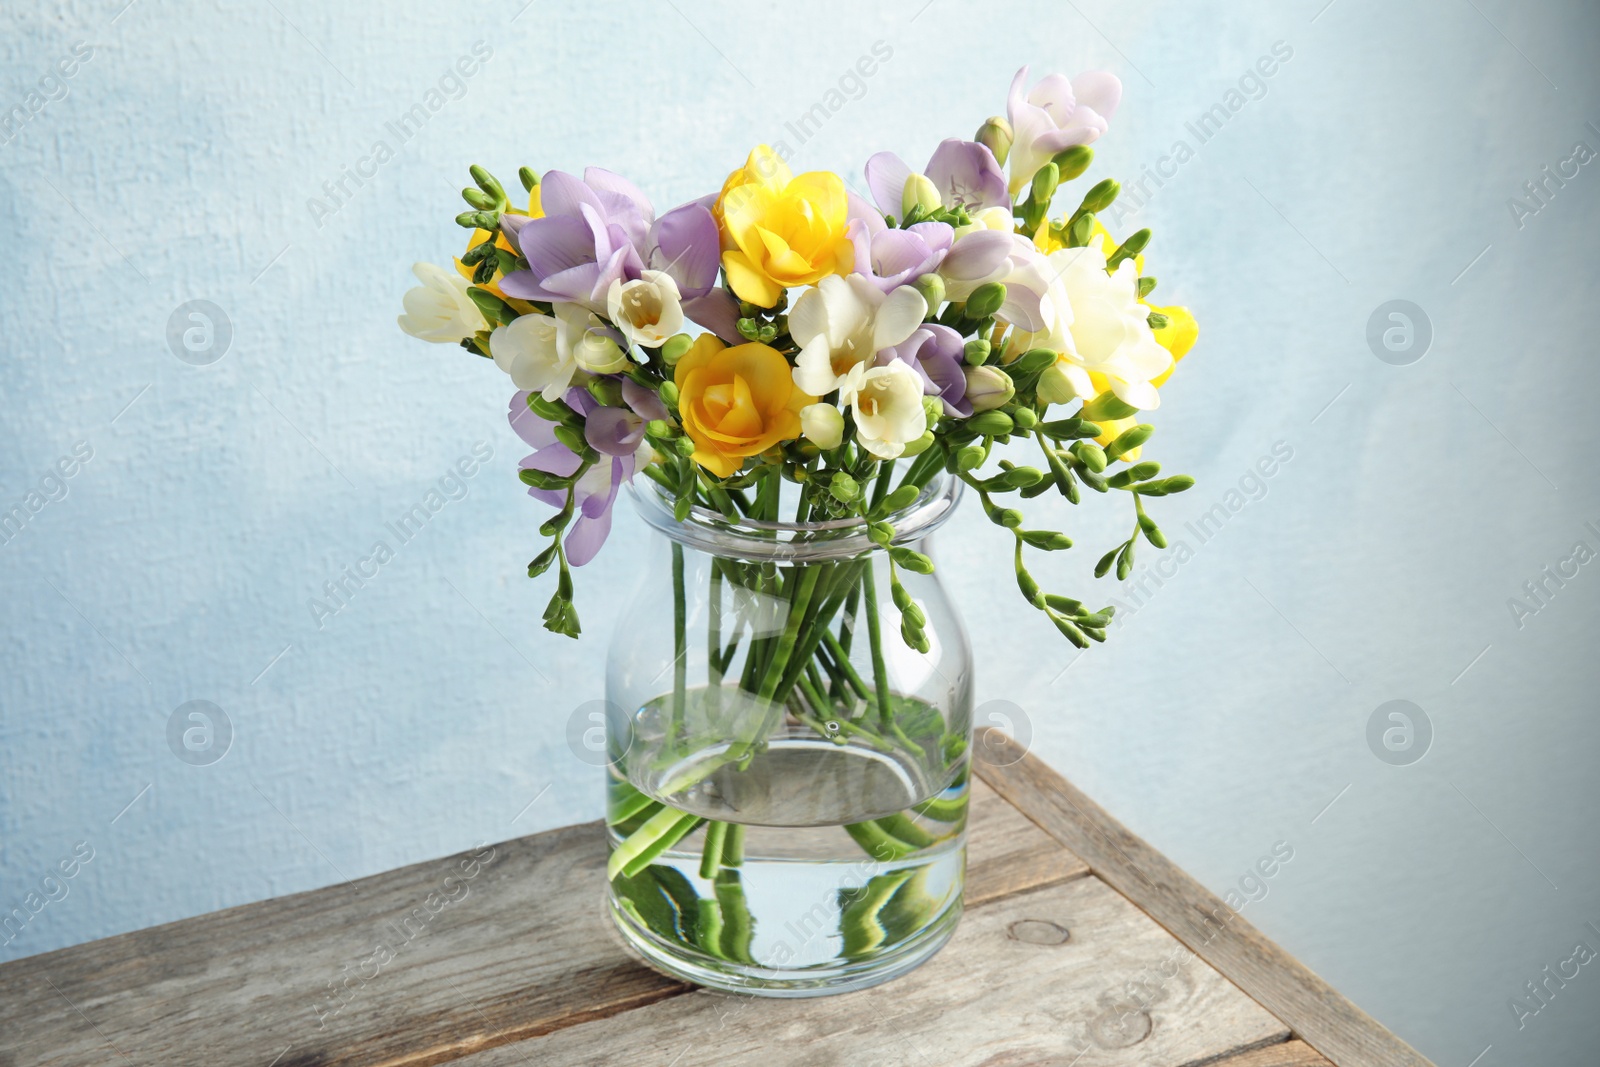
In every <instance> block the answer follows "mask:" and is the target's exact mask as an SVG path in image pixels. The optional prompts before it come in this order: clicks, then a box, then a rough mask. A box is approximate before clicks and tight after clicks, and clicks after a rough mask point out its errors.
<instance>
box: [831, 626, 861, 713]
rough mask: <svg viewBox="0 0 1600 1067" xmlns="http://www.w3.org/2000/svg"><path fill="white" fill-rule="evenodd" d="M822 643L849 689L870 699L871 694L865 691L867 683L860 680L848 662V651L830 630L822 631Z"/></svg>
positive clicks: (853, 666)
mask: <svg viewBox="0 0 1600 1067" xmlns="http://www.w3.org/2000/svg"><path fill="white" fill-rule="evenodd" d="M822 643H823V644H824V645H825V646H826V647H827V649H828V652H829V654H830V655H831V656H832V657H833V659H832V662H833V663H834V664H835V665H837V667H838V669H839V671H840V672H841V673H843V674H844V676H845V678H846V680H848V681H849V683H850V685H851V687H852V688H853V689H855V691H856V692H857V693H860V694H861V695H862V696H864V697H870V696H871V695H872V693H871V691H870V690H868V689H867V683H866V682H864V681H862V680H861V675H860V674H859V673H858V672H857V671H856V668H855V665H854V664H852V663H851V662H850V650H849V649H847V648H845V647H844V645H843V643H842V642H840V640H839V639H838V638H837V637H835V636H833V631H832V630H823V631H822Z"/></svg>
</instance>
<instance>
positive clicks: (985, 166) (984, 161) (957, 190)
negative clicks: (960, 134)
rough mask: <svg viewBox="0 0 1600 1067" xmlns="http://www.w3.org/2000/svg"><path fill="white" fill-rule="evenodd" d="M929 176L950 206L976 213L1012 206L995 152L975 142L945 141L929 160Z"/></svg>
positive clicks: (945, 203)
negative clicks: (962, 207) (982, 210)
mask: <svg viewBox="0 0 1600 1067" xmlns="http://www.w3.org/2000/svg"><path fill="white" fill-rule="evenodd" d="M927 174H928V180H929V181H931V182H933V184H934V186H935V187H937V188H938V190H939V196H940V198H941V199H943V201H944V205H945V206H946V207H952V208H953V207H956V206H958V205H964V206H966V207H968V208H971V209H973V210H975V211H976V210H981V209H983V208H986V207H1010V206H1011V196H1010V194H1009V193H1007V192H1006V176H1005V173H1004V172H1003V171H1001V169H1000V164H999V163H998V162H996V161H995V158H994V153H993V152H991V151H989V149H988V148H987V147H985V146H984V145H981V144H978V143H977V142H975V141H963V140H961V139H960V138H957V137H951V138H948V139H947V140H944V141H941V142H940V144H939V147H938V148H936V149H934V152H933V158H932V159H930V160H929V161H928V171H927Z"/></svg>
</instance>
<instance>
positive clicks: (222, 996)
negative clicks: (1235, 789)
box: [0, 783, 1088, 1067]
mask: <svg viewBox="0 0 1600 1067" xmlns="http://www.w3.org/2000/svg"><path fill="white" fill-rule="evenodd" d="M971 818H972V827H971V829H972V834H971V850H970V855H969V861H968V865H969V886H970V890H971V892H970V894H969V904H971V905H973V906H977V905H981V904H983V903H984V902H987V901H991V900H995V899H998V898H1002V897H1005V896H1007V895H1010V894H1014V893H1018V892H1021V891H1024V890H1027V889H1031V888H1035V887H1038V886H1045V885H1054V884H1057V883H1060V882H1062V881H1066V880H1070V879H1073V878H1079V877H1082V876H1084V875H1086V874H1087V870H1088V869H1087V867H1086V866H1085V865H1084V864H1083V862H1082V861H1081V860H1078V859H1077V858H1076V857H1074V856H1072V855H1071V854H1070V853H1068V852H1067V851H1066V850H1065V849H1063V848H1062V847H1061V846H1060V845H1058V844H1057V843H1056V842H1055V841H1053V840H1051V839H1050V838H1049V837H1048V836H1047V835H1045V834H1044V833H1043V832H1042V831H1040V830H1039V829H1038V827H1036V826H1034V825H1033V824H1032V823H1031V822H1030V821H1029V820H1027V819H1026V818H1025V817H1023V816H1022V815H1021V814H1020V813H1018V812H1017V811H1016V809H1014V808H1013V807H1012V806H1011V805H1009V804H1007V803H1006V802H1005V801H1003V800H1001V799H1000V798H999V797H998V796H997V795H995V793H994V792H993V791H992V790H990V789H989V788H988V787H987V786H985V785H983V784H981V783H976V784H975V786H974V792H973V809H972V815H971ZM605 858H606V848H605V840H604V836H603V830H602V828H601V826H600V824H598V823H590V824H587V825H583V826H573V827H567V828H565V829H562V830H555V831H552V832H550V833H544V834H538V835H534V836H532V837H525V838H519V839H517V840H514V841H509V842H505V843H503V844H500V845H496V846H493V848H492V854H490V855H487V856H486V857H485V858H483V859H482V860H480V861H479V862H478V864H477V866H476V873H475V874H473V875H472V876H470V877H469V876H468V875H467V873H466V871H465V870H464V869H463V867H462V863H463V861H465V862H466V863H467V864H468V866H469V867H471V866H472V855H471V854H463V855H462V856H454V857H448V858H446V859H442V860H437V861H433V862H429V863H421V864H416V865H414V866H411V867H405V868H401V869H399V870H395V871H390V872H387V873H384V874H379V875H374V876H372V877H370V878H363V879H360V880H359V881H356V882H353V883H348V884H342V885H337V886H331V887H328V888H326V889H319V890H315V891H313V892H309V893H301V894H297V895H295V896H289V897H283V898H279V899H276V900H269V901H263V902H261V903H258V904H249V905H245V906H243V907H239V908H232V909H230V910H227V911H222V912H216V913H214V914H211V915H204V916H201V917H199V918H195V919H188V920H184V921H182V922H177V923H171V924H168V925H166V926H160V927H155V928H152V929H148V930H141V931H138V932H135V933H130V934H124V935H121V936H119V937H113V938H107V939H105V940H103V941H97V942H92V943H90V944H86V945H79V946H76V947H73V948H69V949H63V950H61V951H59V952H52V953H48V954H45V955H41V956H34V957H31V958H28V959H24V960H19V961H16V962H14V963H10V964H6V965H5V966H3V967H0V1034H3V1035H4V1037H3V1040H0V1067H22V1065H28V1067H32V1065H35V1064H40V1065H75V1064H94V1065H96V1067H103V1065H119V1067H129V1065H140V1067H142V1065H145V1064H150V1065H171V1064H205V1065H206V1067H229V1065H240V1067H268V1065H269V1064H272V1065H274V1067H313V1065H316V1067H335V1065H376V1064H383V1065H401V1064H404V1065H407V1067H423V1065H426V1064H433V1063H440V1062H445V1061H448V1060H451V1059H455V1058H457V1057H460V1056H462V1055H465V1054H467V1053H469V1052H473V1051H478V1050H482V1049H485V1048H490V1047H493V1046H496V1045H500V1044H504V1043H507V1042H514V1041H521V1040H523V1039H526V1038H531V1037H535V1036H537V1035H541V1034H547V1033H550V1032H552V1031H556V1030H559V1029H561V1028H563V1027H569V1026H573V1025H575V1024H578V1023H583V1022H585V1021H588V1020H594V1019H603V1018H606V1017H609V1016H612V1015H615V1014H617V1013H618V1012H624V1011H628V1010H629V1009H634V1008H638V1007H640V1006H641V1005H647V1004H651V1003H653V1002H656V1001H660V1000H662V999H664V998H679V999H681V994H685V993H687V992H689V991H690V987H688V986H686V985H684V984H683V983H680V982H676V981H674V980H672V979H669V978H666V977H664V976H662V975H659V974H657V973H656V972H654V971H652V970H649V969H648V968H646V967H644V966H643V965H641V964H639V963H638V962H636V961H635V960H634V958H633V957H632V956H630V955H628V954H627V953H626V951H625V950H624V949H623V948H622V946H621V944H620V942H619V940H618V939H617V938H616V937H615V936H614V935H613V934H612V931H611V929H610V920H609V919H608V918H607V917H606V915H605V913H604V908H603V899H604V885H605V874H604V869H605ZM430 897H431V898H432V905H433V908H432V909H430V903H429V902H430ZM452 898H453V899H452ZM418 909H421V910H420V912H419V911H418ZM434 909H436V910H434ZM380 946H382V947H383V948H384V949H387V950H388V953H389V954H391V955H392V959H388V960H386V961H385V960H383V959H382V954H381V953H380V952H379V947H380ZM330 983H344V987H345V988H344V992H343V995H342V1001H341V1000H338V999H333V994H332V993H331V992H330V985H329V984H330ZM334 1009H337V1010H334ZM8 1057H9V1058H8ZM275 1057H276V1060H275V1059H274V1058H275Z"/></svg>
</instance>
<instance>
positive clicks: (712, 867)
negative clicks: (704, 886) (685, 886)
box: [700, 821, 728, 882]
mask: <svg viewBox="0 0 1600 1067" xmlns="http://www.w3.org/2000/svg"><path fill="white" fill-rule="evenodd" d="M727 834H728V824H727V823H725V822H714V821H713V822H708V823H706V843H705V846H704V847H703V848H701V850H700V877H702V878H704V879H705V880H706V881H708V882H709V881H710V880H711V879H713V878H715V877H716V876H717V871H718V869H720V868H721V866H722V841H723V838H725V837H726V836H727Z"/></svg>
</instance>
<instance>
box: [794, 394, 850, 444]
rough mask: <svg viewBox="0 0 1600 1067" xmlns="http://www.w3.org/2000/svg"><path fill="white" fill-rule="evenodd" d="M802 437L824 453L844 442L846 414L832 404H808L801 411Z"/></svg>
mask: <svg viewBox="0 0 1600 1067" xmlns="http://www.w3.org/2000/svg"><path fill="white" fill-rule="evenodd" d="M800 435H801V436H802V437H804V438H805V439H806V440H807V441H810V442H811V443H812V444H814V445H816V446H817V447H818V448H820V449H822V450H823V451H824V452H826V451H828V450H830V449H834V448H838V447H839V442H841V441H843V440H844V412H842V411H840V410H839V409H838V408H836V407H834V406H833V405H832V404H807V405H806V406H805V407H803V408H801V409H800Z"/></svg>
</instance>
